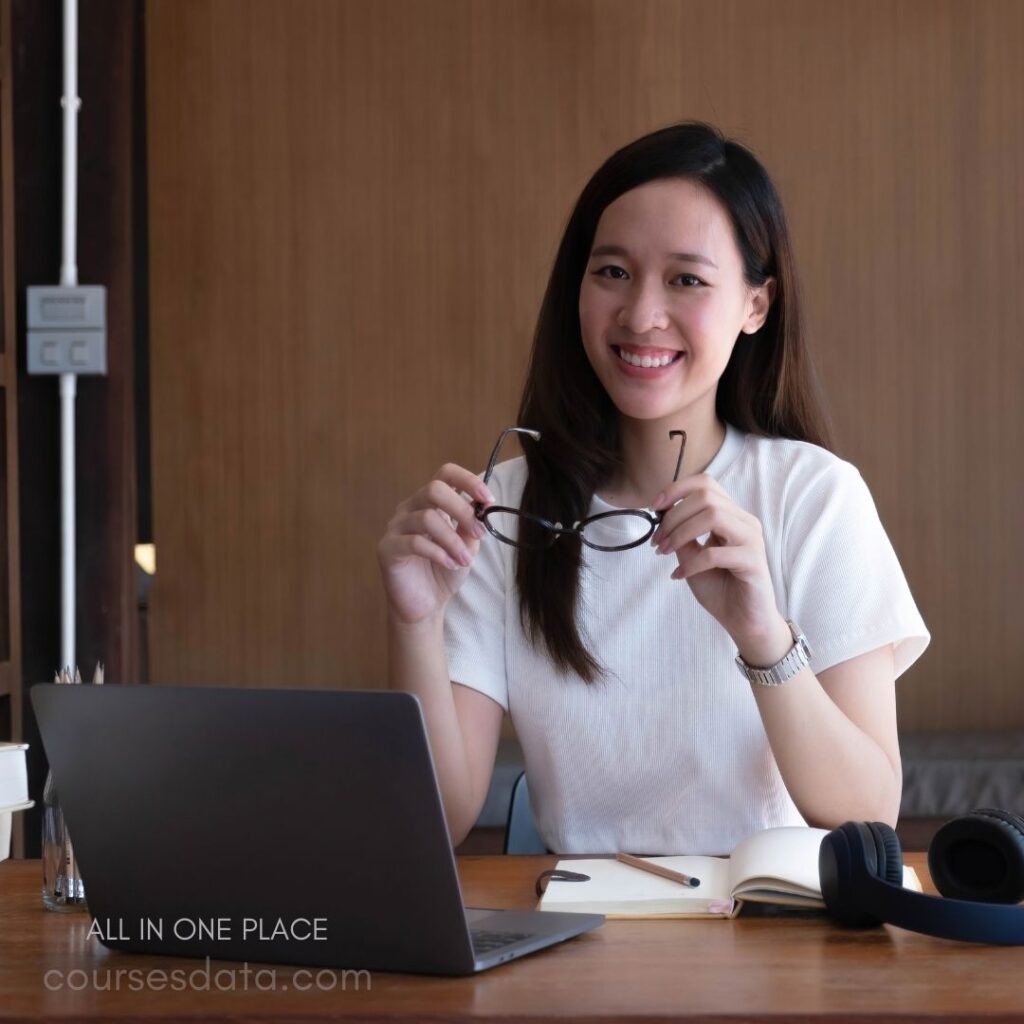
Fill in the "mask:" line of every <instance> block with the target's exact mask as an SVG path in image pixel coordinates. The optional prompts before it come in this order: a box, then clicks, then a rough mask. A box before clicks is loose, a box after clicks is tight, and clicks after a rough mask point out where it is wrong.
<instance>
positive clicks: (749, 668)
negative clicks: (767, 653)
mask: <svg viewBox="0 0 1024 1024" xmlns="http://www.w3.org/2000/svg"><path fill="white" fill-rule="evenodd" d="M786 625H787V626H789V630H790V632H791V633H792V634H793V647H792V649H791V650H790V652H789V654H787V655H786V656H785V657H784V658H783V659H782V660H781V661H777V662H776V663H775V664H774V665H770V666H768V668H755V667H754V666H753V665H748V664H747V663H746V662H745V661H744V660H743V659H742V658H741V657H740V656H739V655H738V654H737V655H736V664H737V665H738V666H739V670H740V671H741V672H742V673H743V675H744V677H745V678H747V679H749V680H750V682H752V683H760V684H761V685H762V686H781V685H782V684H783V683H784V682H785V681H786V680H787V679H792V678H793V676H795V675H796V674H797V672H799V671H800V669H802V668H803V667H804V666H805V665H809V664H810V663H811V657H812V655H813V654H814V652H813V651H812V650H811V648H810V646H809V645H808V643H807V637H805V636H804V635H803V633H802V632H801V631H800V627H799V626H798V625H797V624H796V623H795V622H793V621H792V619H786Z"/></svg>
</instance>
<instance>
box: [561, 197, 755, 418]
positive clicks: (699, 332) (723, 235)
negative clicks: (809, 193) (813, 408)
mask: <svg viewBox="0 0 1024 1024" xmlns="http://www.w3.org/2000/svg"><path fill="white" fill-rule="evenodd" d="M773 287H774V282H773V281H771V279H769V281H768V282H766V284H765V285H763V286H761V287H759V288H755V289H751V288H750V287H749V286H748V285H747V284H746V282H745V281H744V278H743V266H742V262H741V259H740V253H739V249H738V248H737V246H736V241H735V238H734V237H733V230H732V225H731V223H730V221H729V216H728V214H727V213H726V211H725V208H724V207H723V206H722V205H721V204H720V203H719V201H718V200H717V199H716V198H715V197H714V196H713V195H712V194H711V193H710V192H708V191H707V190H706V189H704V188H702V187H701V186H699V185H696V184H694V183H693V182H691V181H688V180H685V179H680V178H671V179H663V180H659V181H653V182H649V183H648V184H646V185H641V186H640V187H638V188H635V189H632V190H631V191H629V192H626V193H624V194H623V195H621V196H619V198H618V199H616V200H615V201H614V202H613V203H611V204H610V205H609V206H608V207H606V209H605V211H604V213H602V215H601V219H600V221H599V222H598V225H597V231H596V233H595V236H594V244H593V247H592V249H591V254H590V259H589V261H588V263H587V268H586V271H585V273H584V275H583V282H582V284H581V285H580V328H581V331H582V334H583V347H584V349H585V350H586V353H587V357H588V359H589V360H590V364H591V366H593V368H594V372H595V373H596V374H597V376H598V378H599V379H600V381H601V383H602V384H603V385H604V387H605V390H606V391H607V392H608V394H609V396H610V397H611V399H612V401H613V402H614V403H615V406H616V408H617V409H618V410H619V412H620V413H621V414H622V415H623V416H626V417H629V418H632V419H637V420H662V419H671V422H672V424H673V425H678V426H685V427H687V429H696V428H698V427H700V426H702V425H706V424H710V422H711V421H712V420H713V418H714V415H715V412H714V409H715V392H716V390H717V386H718V380H719V378H720V377H721V376H722V372H723V371H724V370H725V367H726V364H727V363H728V362H729V356H730V355H731V353H732V349H733V345H734V344H735V343H736V338H737V336H738V335H739V333H740V332H741V331H745V332H747V333H753V332H754V331H756V330H757V329H758V328H759V327H760V326H761V324H762V323H764V320H765V318H766V316H767V314H768V304H769V302H770V293H771V289H772V288H773Z"/></svg>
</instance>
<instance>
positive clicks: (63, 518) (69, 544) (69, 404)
mask: <svg viewBox="0 0 1024 1024" xmlns="http://www.w3.org/2000/svg"><path fill="white" fill-rule="evenodd" d="M75 390H76V387H75V375H74V374H73V373H62V374H61V375H60V536H61V545H60V550H61V562H60V609H61V619H60V663H61V665H62V666H67V667H68V668H70V669H71V671H72V672H74V670H75V665H76V664H77V662H76V659H75Z"/></svg>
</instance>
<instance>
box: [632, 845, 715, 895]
mask: <svg viewBox="0 0 1024 1024" xmlns="http://www.w3.org/2000/svg"><path fill="white" fill-rule="evenodd" d="M615 859H616V860H617V861H621V862H622V863H623V864H628V865H629V866H630V867H631V868H639V869H640V870H641V871H649V872H650V873H651V874H652V875H660V876H661V877H662V878H667V879H669V880H670V881H672V882H679V884H680V885H687V886H689V887H690V888H691V889H696V888H697V886H698V885H700V879H699V878H691V877H690V876H689V875H684V874H683V873H682V872H681V871H673V870H672V869H671V868H663V867H662V866H661V865H660V864H652V863H651V862H650V861H649V860H644V859H643V858H642V857H634V856H633V855H632V854H631V853H617V854H615Z"/></svg>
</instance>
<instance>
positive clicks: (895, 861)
mask: <svg viewBox="0 0 1024 1024" xmlns="http://www.w3.org/2000/svg"><path fill="white" fill-rule="evenodd" d="M868 828H870V829H871V833H872V835H873V836H874V838H875V848H876V849H877V850H878V851H879V853H878V865H877V866H876V868H875V874H876V875H877V876H878V877H879V878H881V879H882V880H883V881H885V882H891V883H892V884H893V885H902V884H903V847H902V846H900V837H899V836H898V835H896V833H895V832H894V831H893V830H892V828H890V827H889V826H888V825H886V824H885V822H883V821H873V822H871V824H870V825H868Z"/></svg>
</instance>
